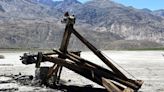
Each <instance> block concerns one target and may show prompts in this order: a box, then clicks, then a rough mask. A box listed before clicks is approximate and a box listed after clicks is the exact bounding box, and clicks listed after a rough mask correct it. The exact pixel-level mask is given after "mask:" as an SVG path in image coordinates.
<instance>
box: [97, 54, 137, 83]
mask: <svg viewBox="0 0 164 92" xmlns="http://www.w3.org/2000/svg"><path fill="white" fill-rule="evenodd" d="M100 53H101V54H103V55H104V56H105V57H106V58H108V59H109V60H111V61H112V62H113V63H115V64H116V65H117V66H119V67H120V68H121V69H122V70H124V71H125V72H126V73H128V74H129V75H130V76H131V77H133V78H134V79H136V80H137V78H136V77H134V76H133V75H132V74H131V73H130V72H128V71H127V70H125V69H124V68H123V67H122V66H120V65H119V64H118V63H116V62H115V61H114V60H113V59H111V58H110V57H109V56H107V55H106V54H105V53H103V52H102V51H100Z"/></svg>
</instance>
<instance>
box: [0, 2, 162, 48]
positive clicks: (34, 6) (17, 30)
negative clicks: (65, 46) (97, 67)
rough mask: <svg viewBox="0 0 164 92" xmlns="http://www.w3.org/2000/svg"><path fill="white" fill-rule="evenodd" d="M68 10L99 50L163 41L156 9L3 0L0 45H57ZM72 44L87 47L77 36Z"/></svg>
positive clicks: (146, 44)
mask: <svg viewBox="0 0 164 92" xmlns="http://www.w3.org/2000/svg"><path fill="white" fill-rule="evenodd" d="M65 11H69V12H71V13H73V14H75V15H76V17H77V24H76V26H75V27H76V29H78V31H79V32H80V33H81V34H82V35H83V36H84V37H85V38H87V39H88V40H89V41H90V42H91V43H93V44H94V45H95V46H96V47H97V48H99V49H113V48H115V49H124V48H126V49H127V47H128V48H146V47H148V48H151V47H152V48H154V47H161V46H163V44H164V38H163V37H164V19H163V17H161V16H157V15H156V14H154V13H152V12H153V11H152V12H151V11H149V12H148V10H147V11H145V10H139V9H135V8H133V7H126V6H123V5H121V4H118V3H115V2H113V1H111V0H93V1H89V2H87V3H84V4H83V3H80V2H79V1H77V0H64V1H53V0H1V1H0V36H1V38H2V39H0V41H1V43H0V48H58V47H59V45H60V41H61V39H62V34H63V32H64V25H63V24H61V23H60V20H61V18H62V16H63V13H64V12H65ZM127 41H128V42H127ZM124 42H125V43H126V44H123V43H124ZM70 43H71V45H70V48H73V49H78V48H83V49H84V46H83V45H82V44H81V43H79V40H77V39H76V38H75V37H73V38H71V41H70ZM119 43H120V44H119Z"/></svg>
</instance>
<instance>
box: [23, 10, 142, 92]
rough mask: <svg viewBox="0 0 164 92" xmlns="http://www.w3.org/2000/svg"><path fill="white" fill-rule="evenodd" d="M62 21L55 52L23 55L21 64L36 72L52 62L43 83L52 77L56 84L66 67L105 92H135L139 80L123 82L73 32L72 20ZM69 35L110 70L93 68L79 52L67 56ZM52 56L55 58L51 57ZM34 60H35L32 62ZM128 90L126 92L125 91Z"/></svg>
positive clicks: (87, 43)
mask: <svg viewBox="0 0 164 92" xmlns="http://www.w3.org/2000/svg"><path fill="white" fill-rule="evenodd" d="M65 17H66V18H65V19H64V20H63V21H62V22H64V23H66V27H65V32H64V35H63V40H62V42H61V46H60V49H59V50H53V52H52V53H45V54H43V53H41V52H39V53H38V55H27V54H26V53H25V54H24V56H22V57H21V60H22V63H23V64H33V63H35V64H36V68H40V63H41V62H47V61H49V62H52V63H54V65H53V66H52V67H51V68H49V71H48V73H47V77H46V79H47V80H48V79H49V78H50V77H51V76H52V75H53V74H54V73H55V76H56V77H57V80H56V81H55V82H54V83H56V84H57V83H58V82H59V80H60V75H61V71H62V67H66V68H68V69H70V70H72V71H74V72H76V73H78V74H80V75H82V76H83V77H85V78H87V79H89V80H91V81H93V82H95V83H97V84H99V85H101V86H103V87H105V88H106V89H107V90H108V91H109V92H133V91H138V90H139V89H140V87H141V86H142V84H143V81H141V80H132V79H129V78H127V77H126V76H125V75H124V74H123V73H122V72H121V71H120V70H119V69H118V68H117V67H115V66H114V65H113V64H112V62H110V61H109V60H108V59H107V58H106V57H105V56H104V55H103V54H102V53H101V51H99V50H98V49H96V48H95V47H94V46H93V45H92V44H91V43H89V42H88V41H87V40H86V39H85V38H84V37H83V36H81V35H80V34H79V33H78V32H77V31H76V30H75V29H74V24H75V17H74V16H70V15H69V14H68V13H67V14H65ZM71 34H74V35H75V36H76V37H77V38H78V39H79V40H80V41H81V42H82V43H84V44H85V45H86V46H87V47H88V48H89V49H90V50H91V51H92V52H93V53H94V54H95V55H96V56H97V57H99V58H100V59H101V60H102V61H103V62H104V63H105V64H106V65H107V66H108V68H110V70H108V69H106V68H103V67H101V66H99V65H97V64H94V63H92V62H90V61H88V60H85V59H83V58H81V57H80V55H79V53H80V52H69V51H67V47H68V44H69V39H70V37H71ZM52 55H56V56H55V57H54V56H52ZM34 57H37V59H35V58H34ZM127 90H128V91H127Z"/></svg>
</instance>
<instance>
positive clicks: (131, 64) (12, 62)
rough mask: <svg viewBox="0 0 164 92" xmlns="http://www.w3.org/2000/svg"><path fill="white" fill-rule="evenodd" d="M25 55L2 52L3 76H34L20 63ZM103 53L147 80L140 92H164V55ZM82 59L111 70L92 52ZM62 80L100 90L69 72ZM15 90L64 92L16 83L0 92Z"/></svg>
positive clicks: (65, 71) (0, 68) (0, 69)
mask: <svg viewBox="0 0 164 92" xmlns="http://www.w3.org/2000/svg"><path fill="white" fill-rule="evenodd" d="M23 53H24V52H16V51H15V52H10V51H3V52H2V51H0V55H3V56H4V57H5V58H4V59H0V75H11V74H13V75H16V74H19V73H21V74H22V75H34V74H35V73H34V71H35V65H23V64H22V63H21V61H20V60H19V58H20V56H22V55H23ZM102 53H103V54H105V56H106V57H108V58H109V59H110V60H111V61H112V62H113V63H114V64H115V65H116V66H117V67H118V68H119V69H120V70H121V71H122V72H124V74H125V75H127V76H128V77H130V78H133V79H140V80H144V84H143V86H142V88H141V89H140V92H164V56H163V54H164V51H103V52H102ZM81 57H83V58H85V59H87V60H90V61H92V62H94V63H96V64H99V65H101V66H103V67H107V66H105V64H104V63H103V62H102V61H101V60H99V59H98V58H97V57H96V56H95V55H94V54H93V53H92V52H87V51H86V52H82V55H81ZM117 64H118V65H117ZM51 65H52V64H50V63H43V64H42V66H51ZM122 68H123V69H125V70H126V71H128V72H129V73H130V74H131V75H133V76H134V77H135V78H134V77H132V76H131V75H130V74H129V73H127V72H125V70H123V69H122ZM7 80H10V78H9V77H4V76H0V82H2V81H7ZM61 80H62V82H63V84H66V85H78V86H82V85H92V86H93V87H100V86H99V85H97V84H95V83H93V82H91V81H90V80H87V79H85V78H83V77H81V76H80V75H78V74H76V73H74V72H72V71H70V70H68V69H66V68H64V69H63V71H62V76H61ZM70 80H71V81H70ZM11 88H15V89H12V90H14V91H18V92H19V91H24V92H28V91H34V92H35V91H36V92H38V91H41V92H47V91H48V92H54V91H55V92H60V91H58V90H54V89H50V88H46V87H32V86H24V85H20V84H18V83H15V82H12V81H11V82H10V83H2V84H0V90H7V89H8V90H10V89H11ZM100 88H101V87H100Z"/></svg>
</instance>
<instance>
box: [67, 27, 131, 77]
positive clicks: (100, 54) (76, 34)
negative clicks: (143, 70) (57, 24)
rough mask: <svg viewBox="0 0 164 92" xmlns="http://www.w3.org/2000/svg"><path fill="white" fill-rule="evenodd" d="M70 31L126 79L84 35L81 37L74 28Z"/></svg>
mask: <svg viewBox="0 0 164 92" xmlns="http://www.w3.org/2000/svg"><path fill="white" fill-rule="evenodd" d="M70 31H72V33H73V34H74V35H75V36H76V37H77V38H78V39H79V40H80V41H81V42H82V43H84V44H85V45H86V46H87V47H88V48H89V49H90V50H91V51H92V52H93V53H94V54H95V55H96V56H98V57H99V58H100V59H101V60H102V61H103V62H104V63H105V64H106V65H107V66H108V67H109V68H111V69H112V70H113V72H115V73H116V74H117V75H119V76H121V77H122V78H124V79H128V78H127V77H126V76H125V75H124V74H123V73H122V72H121V71H120V70H119V69H118V68H117V67H115V66H114V65H113V64H112V63H111V62H110V61H109V60H108V59H107V58H106V57H105V56H104V55H103V54H102V53H101V51H99V50H98V49H96V48H95V47H94V46H93V45H92V44H91V43H89V42H88V41H87V40H86V39H85V38H84V37H82V36H81V35H80V34H79V33H78V32H77V31H76V30H75V29H72V30H70Z"/></svg>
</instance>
